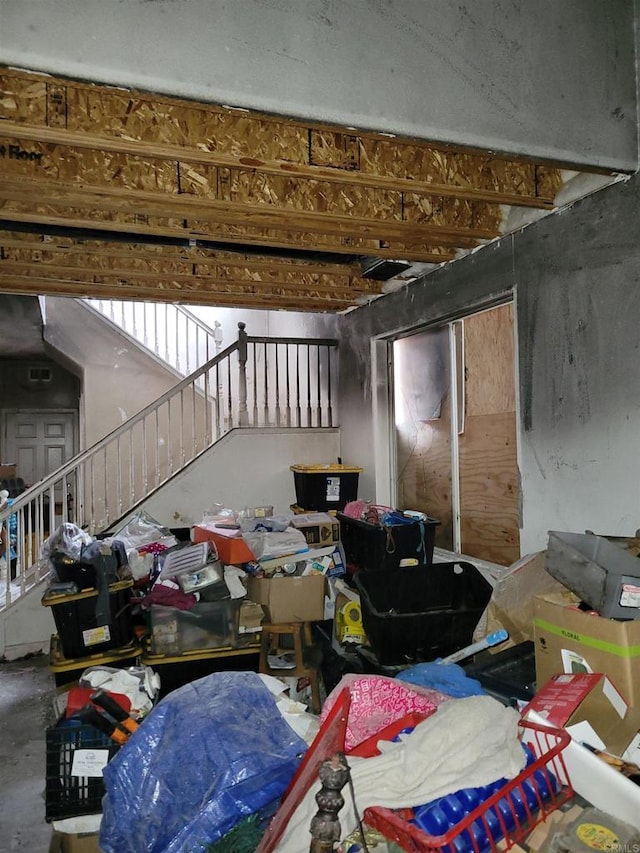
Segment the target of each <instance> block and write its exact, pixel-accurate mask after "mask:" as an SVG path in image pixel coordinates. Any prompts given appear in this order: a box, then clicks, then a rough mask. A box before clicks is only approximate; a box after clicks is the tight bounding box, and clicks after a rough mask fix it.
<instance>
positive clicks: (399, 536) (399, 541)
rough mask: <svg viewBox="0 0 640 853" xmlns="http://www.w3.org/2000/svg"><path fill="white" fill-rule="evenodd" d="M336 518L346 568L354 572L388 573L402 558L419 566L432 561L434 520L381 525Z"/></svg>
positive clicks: (340, 516) (348, 518)
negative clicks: (385, 571)
mask: <svg viewBox="0 0 640 853" xmlns="http://www.w3.org/2000/svg"><path fill="white" fill-rule="evenodd" d="M336 517H337V518H338V519H339V521H340V538H341V540H342V546H343V548H344V553H345V557H346V559H347V566H353V567H354V568H355V569H357V570H360V569H363V570H373V571H375V570H376V569H385V570H387V571H388V570H389V569H397V568H398V567H399V565H400V561H401V560H405V559H416V560H418V562H419V563H421V564H423V565H428V564H430V563H431V562H432V561H433V545H434V542H435V536H436V527H437V526H438V525H439V524H440V522H439V521H436V519H435V518H427V519H426V521H418V520H416V521H412V522H408V523H404V522H403V523H400V524H390V525H384V526H383V525H380V524H370V523H369V522H368V521H360V520H359V519H357V518H351V517H350V516H348V515H345V514H344V513H342V512H339V513H337V516H336Z"/></svg>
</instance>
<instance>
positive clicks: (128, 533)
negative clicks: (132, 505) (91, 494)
mask: <svg viewBox="0 0 640 853" xmlns="http://www.w3.org/2000/svg"><path fill="white" fill-rule="evenodd" d="M112 538H113V539H117V540H118V541H119V542H122V543H123V545H124V547H125V549H126V550H127V552H129V550H130V549H132V548H140V547H141V546H142V545H149V544H151V543H152V542H162V543H163V544H164V545H166V546H167V547H169V548H171V547H172V546H173V545H175V544H176V543H177V541H178V540H177V539H176V537H175V536H174V535H173V533H172V532H171V531H170V530H169V528H168V527H165V526H164V525H163V524H160V522H159V521H156V520H155V518H152V517H151V516H150V515H149V514H148V513H146V512H145V511H144V510H140V512H137V513H136V514H135V515H134V516H132V517H131V518H130V519H129V521H127V523H126V524H125V525H124V526H123V527H120V528H119V529H118V530H117V531H116V532H115V533H114V534H113V536H112Z"/></svg>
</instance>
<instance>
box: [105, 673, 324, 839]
mask: <svg viewBox="0 0 640 853" xmlns="http://www.w3.org/2000/svg"><path fill="white" fill-rule="evenodd" d="M306 750H307V745H306V743H305V742H304V741H303V740H302V739H301V738H300V737H298V736H297V735H296V734H295V732H294V731H293V729H292V728H291V727H290V726H288V725H287V723H286V722H285V721H284V720H283V719H282V717H281V715H280V712H279V711H278V709H277V708H276V704H275V701H274V699H273V697H272V696H271V694H270V693H269V690H268V689H267V688H266V687H265V685H264V684H263V682H262V680H261V678H260V676H259V675H257V674H256V673H255V672H216V673H213V674H212V675H209V676H206V677H205V678H201V679H199V680H198V681H193V682H192V683H191V684H187V685H185V686H184V687H181V688H180V689H178V690H175V691H174V692H172V693H170V694H169V695H168V696H166V697H165V698H164V699H163V700H162V701H161V702H160V703H159V704H158V705H156V707H155V708H154V709H153V711H152V712H151V714H150V715H149V716H148V717H147V719H146V720H145V721H144V723H143V724H142V725H141V726H140V728H139V729H138V730H137V731H136V732H135V733H134V734H133V735H132V736H131V738H130V739H129V741H128V742H127V743H126V744H125V745H124V746H123V747H122V748H121V749H120V751H119V752H118V754H117V755H116V756H115V757H114V758H113V759H112V760H111V761H110V762H109V764H107V766H106V767H105V768H104V782H105V788H106V795H105V797H104V800H103V816H102V824H101V828H100V849H101V850H102V851H104V853H122V851H123V850H126V851H127V853H179V851H180V853H182V851H185V850H189V851H202V850H205V849H206V847H207V845H208V844H211V843H212V842H214V841H216V840H218V839H219V838H221V837H222V836H223V835H226V834H227V832H229V831H230V830H231V829H232V828H233V827H234V826H235V825H236V824H237V823H238V821H240V820H241V819H242V818H244V817H246V816H248V815H251V814H255V813H257V812H259V811H260V810H261V809H263V808H264V807H265V806H267V805H268V804H272V803H274V801H277V800H278V799H279V798H280V797H281V796H282V794H283V792H284V791H285V789H286V788H287V786H288V784H289V782H290V781H291V778H292V776H293V774H294V773H295V771H296V769H297V768H298V766H299V764H300V761H301V758H302V756H303V755H304V753H305V752H306Z"/></svg>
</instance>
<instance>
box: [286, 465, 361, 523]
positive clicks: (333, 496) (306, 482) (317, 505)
mask: <svg viewBox="0 0 640 853" xmlns="http://www.w3.org/2000/svg"><path fill="white" fill-rule="evenodd" d="M291 470H292V471H293V483H294V486H295V490H296V503H297V505H298V506H300V507H302V508H303V509H304V510H314V511H317V512H328V511H330V510H340V509H344V508H345V506H346V505H347V504H348V503H349V502H350V501H355V500H356V498H357V497H358V477H359V476H360V471H362V468H352V467H349V466H347V465H342V464H336V465H291Z"/></svg>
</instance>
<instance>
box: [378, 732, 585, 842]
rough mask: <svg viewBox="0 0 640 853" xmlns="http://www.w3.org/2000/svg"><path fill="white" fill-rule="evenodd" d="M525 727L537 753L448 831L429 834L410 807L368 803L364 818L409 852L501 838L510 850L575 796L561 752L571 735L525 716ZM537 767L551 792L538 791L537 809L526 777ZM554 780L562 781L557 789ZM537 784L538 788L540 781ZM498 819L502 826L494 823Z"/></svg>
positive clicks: (529, 778) (524, 735)
mask: <svg viewBox="0 0 640 853" xmlns="http://www.w3.org/2000/svg"><path fill="white" fill-rule="evenodd" d="M521 729H522V738H521V739H522V740H523V741H524V742H526V743H527V744H528V745H529V746H530V747H531V748H532V749H533V752H534V754H535V755H536V756H537V757H536V759H535V760H534V761H533V762H532V763H531V764H530V765H529V766H528V767H526V768H525V769H524V770H522V771H521V772H520V773H519V774H518V776H516V777H515V778H514V779H511V780H510V781H509V782H507V783H506V784H505V785H504V786H502V787H501V788H500V789H499V790H497V791H496V792H495V793H494V794H492V795H491V796H490V797H488V798H487V799H486V800H485V801H484V802H483V803H482V804H481V805H480V806H478V807H477V808H475V809H474V810H473V811H471V812H469V814H467V815H465V817H464V818H462V820H460V821H459V822H458V823H457V824H456V825H455V826H453V827H452V828H451V829H449V830H448V831H447V832H446V833H444V834H443V835H438V836H436V835H427V834H426V833H425V832H423V831H422V830H421V829H419V828H418V827H417V826H415V825H414V824H412V823H409V819H410V818H411V817H412V816H413V812H412V810H411V809H402V810H398V811H393V810H391V809H385V808H381V807H377V806H376V807H371V808H368V809H365V812H364V816H363V817H364V823H366V824H368V825H369V826H371V827H373V828H374V829H377V830H378V831H379V832H381V833H382V834H383V835H384V837H385V838H388V839H390V840H392V841H395V843H396V844H398V846H399V847H401V848H402V849H403V850H406V851H408V853H428V851H434V852H435V851H442V853H460V851H463V850H469V851H471V850H472V851H473V853H484V852H485V851H487V850H497V849H498V844H500V849H501V850H508V849H509V848H510V847H513V845H514V844H516V843H517V842H519V841H521V840H522V839H523V838H524V837H525V836H526V835H527V834H528V833H529V832H531V830H532V829H533V828H534V827H535V826H537V824H539V823H541V822H542V821H543V820H545V818H546V817H547V816H548V815H549V814H551V812H553V811H555V810H556V809H557V808H559V807H560V806H561V805H562V804H563V803H565V802H567V801H568V800H570V799H571V797H573V788H572V787H571V783H570V781H569V775H568V773H567V770H566V767H565V763H564V759H563V757H562V751H563V750H564V749H565V748H566V747H567V746H568V744H569V742H570V737H569V735H568V734H567V733H566V732H565V731H564V730H563V729H549V728H545V727H543V726H538V725H536V724H534V723H530V722H525V721H523V722H522V723H521ZM537 771H541V772H542V773H543V774H544V777H545V778H546V779H547V781H548V783H549V784H548V788H549V798H548V799H546V800H545V799H544V798H543V797H542V796H540V795H539V794H537V793H536V797H537V805H538V808H537V809H532V808H531V807H530V806H529V804H528V802H527V792H526V791H525V789H524V788H523V785H524V784H525V783H526V782H530V783H531V782H532V781H533V777H534V774H535V773H536V772H537ZM554 781H555V782H557V785H558V787H557V790H556V789H555V787H556V786H555V785H554V784H553V782H554ZM532 787H533V789H534V790H536V788H535V784H534V785H533V786H532ZM530 790H531V788H529V791H530ZM514 792H515V794H514ZM511 795H515V796H516V797H519V798H520V801H521V803H522V811H523V812H524V814H523V815H519V814H518V811H517V810H516V808H515V806H513V802H512V798H511ZM499 801H502V802H503V804H504V803H505V802H506V803H507V804H508V805H509V806H510V812H511V814H510V815H507V817H508V818H509V817H510V820H507V819H505V817H504V814H503V812H501V810H500V809H499V808H495V809H492V807H493V806H496V804H497V803H498V802H499ZM489 810H491V816H492V820H491V825H490V823H489V821H488V820H487V813H488V812H489ZM496 819H497V822H498V824H499V829H496V827H495V824H496ZM472 824H474V825H475V826H476V827H478V826H479V827H481V834H482V833H484V835H485V836H486V839H487V842H484V843H482V842H479V841H478V840H477V837H476V835H477V833H476V832H474V829H473V827H472ZM492 826H493V829H492Z"/></svg>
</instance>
